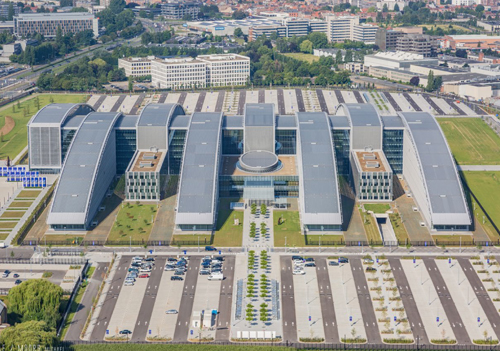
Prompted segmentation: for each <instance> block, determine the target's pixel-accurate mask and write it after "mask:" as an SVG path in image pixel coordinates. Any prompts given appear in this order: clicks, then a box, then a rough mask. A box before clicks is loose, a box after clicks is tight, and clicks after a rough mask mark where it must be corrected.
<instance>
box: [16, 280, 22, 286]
mask: <svg viewBox="0 0 500 351" xmlns="http://www.w3.org/2000/svg"><path fill="white" fill-rule="evenodd" d="M22 282H23V281H22V280H21V279H17V280H16V281H15V282H14V284H16V285H19V284H21V283H22Z"/></svg>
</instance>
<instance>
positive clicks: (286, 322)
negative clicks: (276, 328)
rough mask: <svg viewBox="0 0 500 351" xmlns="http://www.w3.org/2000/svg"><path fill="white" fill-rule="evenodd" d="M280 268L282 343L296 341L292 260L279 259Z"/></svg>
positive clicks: (285, 257)
mask: <svg viewBox="0 0 500 351" xmlns="http://www.w3.org/2000/svg"><path fill="white" fill-rule="evenodd" d="M280 267H281V287H282V289H281V306H282V314H281V315H282V321H283V341H284V342H285V343H289V342H296V341H297V322H296V321H297V317H296V315H295V294H294V291H293V275H292V258H291V257H290V256H281V257H280Z"/></svg>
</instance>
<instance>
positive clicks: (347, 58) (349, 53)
mask: <svg viewBox="0 0 500 351" xmlns="http://www.w3.org/2000/svg"><path fill="white" fill-rule="evenodd" d="M352 61H353V59H352V50H347V51H346V53H345V57H344V62H352Z"/></svg>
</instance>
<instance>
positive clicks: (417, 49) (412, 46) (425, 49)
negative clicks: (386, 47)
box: [396, 34, 437, 57]
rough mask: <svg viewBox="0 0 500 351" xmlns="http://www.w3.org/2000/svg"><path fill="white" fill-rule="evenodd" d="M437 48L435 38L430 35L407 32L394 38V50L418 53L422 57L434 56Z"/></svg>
mask: <svg viewBox="0 0 500 351" xmlns="http://www.w3.org/2000/svg"><path fill="white" fill-rule="evenodd" d="M436 49H437V42H436V40H435V39H434V38H433V37H431V36H430V35H425V34H408V35H403V36H400V37H399V38H397V39H396V50H397V51H402V52H410V53H413V54H419V55H422V56H424V57H430V56H434V54H435V53H436Z"/></svg>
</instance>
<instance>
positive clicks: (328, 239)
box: [306, 234, 345, 246]
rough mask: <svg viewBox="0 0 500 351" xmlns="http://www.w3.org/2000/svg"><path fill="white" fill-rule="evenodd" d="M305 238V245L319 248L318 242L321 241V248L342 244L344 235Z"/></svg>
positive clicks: (308, 236)
mask: <svg viewBox="0 0 500 351" xmlns="http://www.w3.org/2000/svg"><path fill="white" fill-rule="evenodd" d="M306 237H307V245H308V246H310V245H313V243H314V245H316V244H317V246H319V242H320V239H321V246H335V245H340V244H341V243H342V244H344V243H345V240H344V235H309V234H307V235H306Z"/></svg>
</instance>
